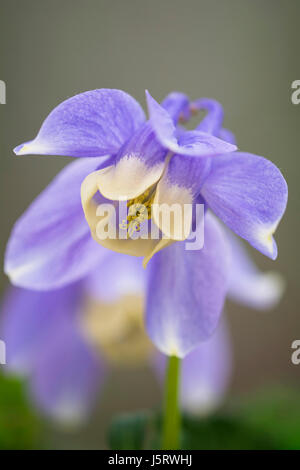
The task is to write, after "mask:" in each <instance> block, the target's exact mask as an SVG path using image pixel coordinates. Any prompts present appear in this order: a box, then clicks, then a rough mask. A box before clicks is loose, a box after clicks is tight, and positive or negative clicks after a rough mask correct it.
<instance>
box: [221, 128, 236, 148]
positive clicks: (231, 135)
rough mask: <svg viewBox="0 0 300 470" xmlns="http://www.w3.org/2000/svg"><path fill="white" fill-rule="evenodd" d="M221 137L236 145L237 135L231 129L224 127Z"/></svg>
mask: <svg viewBox="0 0 300 470" xmlns="http://www.w3.org/2000/svg"><path fill="white" fill-rule="evenodd" d="M219 137H220V139H222V140H226V142H229V143H230V144H233V145H236V138H235V135H234V133H233V132H231V131H230V130H229V129H225V128H222V129H221V130H220V133H219Z"/></svg>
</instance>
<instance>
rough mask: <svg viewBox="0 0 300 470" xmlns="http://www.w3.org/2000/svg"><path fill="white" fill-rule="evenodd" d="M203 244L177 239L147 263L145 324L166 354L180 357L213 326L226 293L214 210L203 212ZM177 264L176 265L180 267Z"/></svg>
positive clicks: (223, 250) (224, 253)
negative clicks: (191, 245)
mask: <svg viewBox="0 0 300 470" xmlns="http://www.w3.org/2000/svg"><path fill="white" fill-rule="evenodd" d="M204 236H205V239H204V248H203V249H202V250H198V251H188V250H186V249H185V243H184V242H177V243H175V244H173V245H172V246H170V247H167V248H164V249H163V250H162V251H160V252H159V253H157V254H156V255H155V256H154V257H153V258H152V260H151V261H150V263H149V267H148V269H149V270H150V272H149V274H148V276H149V279H148V287H147V302H146V328H147V331H148V334H149V336H150V338H151V339H152V341H153V342H154V344H155V345H156V346H157V347H158V349H159V350H160V351H162V352H163V353H165V354H167V355H176V356H178V357H184V356H185V355H186V354H188V353H189V352H191V351H192V350H193V349H195V348H196V347H197V346H199V345H200V343H201V341H204V340H206V339H207V338H209V336H211V335H212V333H213V331H214V330H215V328H216V326H217V324H218V320H219V317H220V314H221V311H222V308H223V304H224V300H225V295H226V292H227V278H228V273H229V252H228V246H227V241H226V237H225V235H224V234H223V232H222V230H221V228H220V226H219V224H218V223H217V221H216V220H215V219H214V217H213V216H212V214H210V213H207V214H206V217H205V233H204ZM179 266H180V269H178V267H179Z"/></svg>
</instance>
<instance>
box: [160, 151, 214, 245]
mask: <svg viewBox="0 0 300 470" xmlns="http://www.w3.org/2000/svg"><path fill="white" fill-rule="evenodd" d="M210 162H211V159H209V158H193V157H189V156H185V157H184V158H182V156H181V155H173V156H172V158H171V159H170V161H169V164H168V166H167V168H166V170H165V171H164V174H163V176H162V178H161V180H160V181H159V182H158V185H157V190H156V193H155V198H154V204H153V208H152V214H153V220H154V222H155V223H156V225H157V226H158V227H159V228H160V230H161V231H162V233H163V234H164V235H166V236H167V237H169V238H171V239H172V240H178V241H180V240H185V239H186V238H187V237H188V236H189V234H190V232H191V228H192V220H193V211H192V210H189V209H191V208H192V207H193V204H194V203H196V202H197V197H198V195H199V191H200V188H201V185H202V184H203V181H204V180H205V178H206V176H207V175H208V173H209V169H210ZM174 204H176V206H173V205H174ZM179 205H180V209H181V215H179V218H178V219H177V223H174V224H172V225H171V224H170V223H169V218H168V217H161V214H162V210H163V208H164V207H166V208H168V207H172V206H173V207H179Z"/></svg>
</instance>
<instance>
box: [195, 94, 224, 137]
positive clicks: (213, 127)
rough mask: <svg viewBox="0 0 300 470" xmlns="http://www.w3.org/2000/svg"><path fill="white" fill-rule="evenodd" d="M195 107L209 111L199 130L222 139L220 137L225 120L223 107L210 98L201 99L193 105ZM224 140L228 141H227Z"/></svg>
mask: <svg viewBox="0 0 300 470" xmlns="http://www.w3.org/2000/svg"><path fill="white" fill-rule="evenodd" d="M193 106H194V107H195V108H196V109H197V110H201V109H205V110H206V111H208V113H207V115H206V116H205V117H204V118H203V119H202V121H201V122H200V124H199V125H198V127H197V130H199V131H202V132H207V133H208V134H212V135H215V136H217V137H220V138H222V137H221V136H220V131H221V128H222V124H223V120H224V111H223V107H222V105H221V104H220V103H219V102H218V101H216V100H213V99H210V98H200V99H199V100H198V101H196V102H195V103H193ZM224 140H226V141H227V139H224ZM227 142H228V141H227Z"/></svg>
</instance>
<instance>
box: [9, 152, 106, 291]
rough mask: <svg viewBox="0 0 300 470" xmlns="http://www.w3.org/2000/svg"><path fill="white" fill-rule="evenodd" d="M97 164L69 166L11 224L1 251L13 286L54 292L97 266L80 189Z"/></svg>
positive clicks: (97, 249) (99, 255)
mask: <svg viewBox="0 0 300 470" xmlns="http://www.w3.org/2000/svg"><path fill="white" fill-rule="evenodd" d="M100 161H102V159H100V160H99V159H95V158H91V159H83V160H79V161H76V162H74V163H71V164H70V165H68V166H67V167H66V168H65V169H64V170H63V171H62V172H61V173H60V174H59V175H58V176H57V177H56V178H55V179H54V180H53V182H52V183H51V184H50V185H49V186H48V187H47V188H46V189H45V190H44V191H43V192H42V193H41V194H40V195H39V196H38V197H37V199H36V200H35V201H34V202H33V203H32V204H31V206H30V207H29V208H28V209H27V211H25V213H24V214H23V215H22V216H21V218H20V219H19V220H18V221H17V223H16V224H15V226H14V228H13V230H12V233H11V236H10V239H9V242H8V245H7V250H6V256H5V272H6V274H7V275H8V276H9V278H10V280H11V282H12V283H13V284H15V285H18V286H21V287H25V288H29V289H30V288H31V289H41V290H45V289H46V290H47V289H54V288H59V287H62V286H63V285H65V284H67V283H70V282H73V281H75V280H77V279H79V278H81V277H83V276H85V275H86V274H87V273H88V272H89V271H90V270H91V269H93V267H94V266H96V264H97V263H98V262H99V261H100V259H101V258H102V256H103V250H101V248H100V247H99V246H97V245H96V244H95V242H94V241H93V240H92V238H91V236H90V232H89V227H88V225H87V224H86V222H85V219H84V214H83V212H82V207H81V200H80V185H81V182H82V181H83V179H84V178H85V176H86V175H87V174H89V173H90V172H92V171H94V170H95V169H96V168H97V167H99V162H100Z"/></svg>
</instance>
